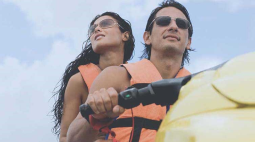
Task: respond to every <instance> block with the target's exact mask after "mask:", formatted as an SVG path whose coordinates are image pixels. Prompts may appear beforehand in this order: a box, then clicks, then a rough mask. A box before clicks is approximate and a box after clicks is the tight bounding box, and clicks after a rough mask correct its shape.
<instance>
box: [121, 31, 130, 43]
mask: <svg viewBox="0 0 255 142" xmlns="http://www.w3.org/2000/svg"><path fill="white" fill-rule="evenodd" d="M122 40H123V41H128V40H129V32H128V31H126V32H124V33H123V34H122Z"/></svg>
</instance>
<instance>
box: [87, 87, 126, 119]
mask: <svg viewBox="0 0 255 142" xmlns="http://www.w3.org/2000/svg"><path fill="white" fill-rule="evenodd" d="M85 104H89V106H90V107H91V109H92V110H93V111H94V112H95V114H93V117H94V118H96V119H99V120H103V119H105V118H107V117H108V118H109V117H110V118H115V117H117V116H119V115H120V114H122V113H123V112H124V111H125V109H124V108H123V107H121V106H119V105H118V92H117V91H116V90H115V89H114V88H108V89H107V90H106V89H104V88H103V89H100V90H99V91H95V92H94V93H93V94H89V95H88V98H87V101H86V102H85Z"/></svg>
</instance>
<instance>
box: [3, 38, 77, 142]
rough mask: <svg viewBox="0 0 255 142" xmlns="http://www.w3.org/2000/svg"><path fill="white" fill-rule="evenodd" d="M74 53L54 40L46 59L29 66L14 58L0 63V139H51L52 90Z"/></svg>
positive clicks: (42, 141)
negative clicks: (0, 115)
mask: <svg viewBox="0 0 255 142" xmlns="http://www.w3.org/2000/svg"><path fill="white" fill-rule="evenodd" d="M76 55H77V53H75V52H74V50H73V49H71V48H70V46H69V45H68V43H66V42H64V41H56V42H55V43H54V44H53V46H52V50H51V52H50V54H49V55H48V56H47V58H46V59H45V60H42V61H35V62H34V63H33V64H31V65H28V64H25V63H21V62H20V61H19V60H17V59H15V58H13V57H7V58H5V60H4V61H3V63H2V64H0V80H1V82H0V108H1V109H0V110H1V114H2V117H1V121H0V126H1V129H2V131H1V134H0V137H1V138H0V139H1V140H2V141H8V142H16V141H36V142H44V141H53V140H54V139H55V138H56V137H55V136H54V135H53V134H52V133H51V128H52V126H53V123H51V118H52V117H50V116H48V113H49V112H50V110H51V109H52V104H53V101H54V99H51V100H50V98H51V96H52V91H53V89H54V87H55V85H56V83H57V82H58V81H59V79H60V78H61V75H62V73H63V71H64V68H65V67H66V65H67V63H69V62H70V61H71V60H73V59H74V57H75V56H76Z"/></svg>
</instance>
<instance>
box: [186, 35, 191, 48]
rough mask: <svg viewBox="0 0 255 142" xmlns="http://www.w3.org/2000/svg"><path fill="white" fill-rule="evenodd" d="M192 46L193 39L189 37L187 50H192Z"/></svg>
mask: <svg viewBox="0 0 255 142" xmlns="http://www.w3.org/2000/svg"><path fill="white" fill-rule="evenodd" d="M190 45H191V37H189V39H188V44H187V47H186V49H187V50H189V49H190Z"/></svg>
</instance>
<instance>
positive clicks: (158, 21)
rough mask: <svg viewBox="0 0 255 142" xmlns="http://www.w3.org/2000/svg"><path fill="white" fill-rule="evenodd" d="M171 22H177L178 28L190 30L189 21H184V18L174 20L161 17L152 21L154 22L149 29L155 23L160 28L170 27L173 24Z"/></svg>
mask: <svg viewBox="0 0 255 142" xmlns="http://www.w3.org/2000/svg"><path fill="white" fill-rule="evenodd" d="M171 20H175V22H176V25H177V26H178V28H181V29H188V28H189V27H190V22H189V21H188V20H185V19H182V18H176V19H174V18H172V17H169V16H160V17H157V18H155V19H154V20H152V22H151V23H150V25H149V27H150V26H151V25H152V24H153V22H154V21H155V22H156V24H157V25H158V26H161V27H164V26H168V25H169V24H170V23H171Z"/></svg>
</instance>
